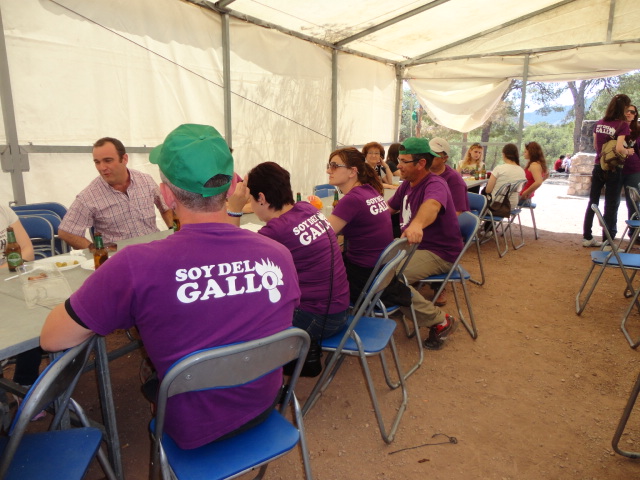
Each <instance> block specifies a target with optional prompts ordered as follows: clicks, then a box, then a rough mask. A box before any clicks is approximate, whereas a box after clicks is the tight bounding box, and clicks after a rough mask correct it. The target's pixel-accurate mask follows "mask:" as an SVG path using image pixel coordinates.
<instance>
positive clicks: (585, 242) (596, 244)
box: [582, 238, 602, 247]
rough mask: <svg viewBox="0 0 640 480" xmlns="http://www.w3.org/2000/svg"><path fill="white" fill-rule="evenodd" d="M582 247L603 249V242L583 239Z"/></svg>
mask: <svg viewBox="0 0 640 480" xmlns="http://www.w3.org/2000/svg"><path fill="white" fill-rule="evenodd" d="M582 246H583V247H601V246H602V242H599V241H598V240H596V239H595V238H592V239H591V240H587V239H583V240H582Z"/></svg>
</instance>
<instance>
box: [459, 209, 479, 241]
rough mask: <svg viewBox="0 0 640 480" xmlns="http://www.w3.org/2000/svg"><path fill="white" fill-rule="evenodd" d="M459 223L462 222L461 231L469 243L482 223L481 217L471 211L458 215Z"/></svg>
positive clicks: (464, 239) (463, 239) (463, 237)
mask: <svg viewBox="0 0 640 480" xmlns="http://www.w3.org/2000/svg"><path fill="white" fill-rule="evenodd" d="M458 223H459V224H460V233H461V234H462V241H463V242H464V243H465V248H466V247H467V245H470V244H471V240H473V237H474V235H475V234H476V231H477V230H478V226H479V225H480V219H479V218H478V217H477V216H476V215H474V214H473V213H471V212H462V213H461V214H460V215H458Z"/></svg>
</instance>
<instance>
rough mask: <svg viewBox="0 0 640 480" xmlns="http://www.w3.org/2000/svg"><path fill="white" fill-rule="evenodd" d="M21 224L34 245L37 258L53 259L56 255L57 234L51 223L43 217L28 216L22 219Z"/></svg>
mask: <svg viewBox="0 0 640 480" xmlns="http://www.w3.org/2000/svg"><path fill="white" fill-rule="evenodd" d="M20 223H22V226H23V227H24V229H25V231H26V232H27V235H29V238H30V239H31V242H32V243H33V250H34V254H35V255H36V257H42V258H45V257H52V256H54V255H55V254H56V243H55V232H54V230H53V225H51V222H49V221H48V220H47V219H46V218H43V217H41V216H32V215H26V216H21V217H20Z"/></svg>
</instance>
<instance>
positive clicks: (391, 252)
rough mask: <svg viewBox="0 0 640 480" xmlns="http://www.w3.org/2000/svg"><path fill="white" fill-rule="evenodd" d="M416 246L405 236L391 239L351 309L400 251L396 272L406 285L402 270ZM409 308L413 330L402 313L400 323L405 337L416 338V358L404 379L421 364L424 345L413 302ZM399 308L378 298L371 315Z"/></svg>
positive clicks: (394, 310) (379, 314)
mask: <svg viewBox="0 0 640 480" xmlns="http://www.w3.org/2000/svg"><path fill="white" fill-rule="evenodd" d="M417 248H418V244H414V245H409V242H408V241H407V239H406V238H397V239H395V240H393V241H392V242H391V243H390V244H389V245H388V246H387V248H385V249H384V250H383V252H382V253H381V254H380V258H378V261H377V262H376V264H375V266H374V267H373V270H372V272H371V275H369V279H368V280H367V283H366V284H365V286H364V288H363V289H362V292H360V296H359V297H358V300H356V303H355V305H354V307H353V308H352V311H354V312H355V311H356V310H357V306H358V305H360V303H361V302H362V301H363V300H364V297H365V296H366V293H367V290H368V289H369V287H370V286H371V284H372V283H373V281H374V280H375V278H376V275H377V274H378V273H379V272H380V269H381V268H382V267H384V265H385V264H387V263H388V262H389V261H390V260H392V259H393V258H394V257H395V256H396V255H397V254H398V252H400V251H404V252H405V253H406V256H405V258H404V260H403V261H402V263H401V267H400V269H399V271H398V273H397V276H398V278H400V279H401V280H402V281H403V283H404V284H405V285H407V279H406V278H405V277H404V274H403V272H404V269H405V268H406V266H407V265H408V263H409V262H410V261H411V257H413V254H414V252H415V251H416V249H417ZM409 309H410V311H411V323H412V324H413V331H411V329H410V328H409V326H408V325H407V322H406V319H405V317H404V315H403V317H402V323H403V325H404V329H405V332H406V334H407V337H409V338H415V339H416V343H417V345H418V360H417V361H416V363H414V364H413V366H412V367H411V368H410V369H409V370H407V371H406V373H405V374H404V378H405V380H406V379H407V378H409V377H410V376H411V375H412V374H413V373H414V372H415V371H416V370H418V368H420V365H422V362H423V361H424V347H423V345H422V338H421V337H420V327H419V326H418V318H417V317H416V312H415V310H414V309H413V304H412V305H411V306H410V307H409ZM399 310H400V306H399V305H387V304H385V303H384V302H383V301H382V300H378V302H376V305H375V307H374V309H373V316H374V317H382V318H389V316H390V315H393V314H394V313H396V312H397V311H399ZM389 386H390V387H394V388H395V387H397V386H398V384H394V383H391V384H389Z"/></svg>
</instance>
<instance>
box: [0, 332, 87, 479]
mask: <svg viewBox="0 0 640 480" xmlns="http://www.w3.org/2000/svg"><path fill="white" fill-rule="evenodd" d="M95 342H96V337H95V335H94V336H91V338H89V339H88V340H85V341H84V342H83V343H81V344H80V345H78V346H76V347H73V348H70V349H69V350H67V351H66V352H64V353H63V354H62V355H61V356H60V357H58V358H56V359H55V360H54V361H53V362H51V363H50V364H49V366H48V367H47V368H46V369H45V370H44V371H43V372H42V373H41V374H40V376H39V377H38V378H37V380H36V381H35V383H34V384H33V385H32V386H31V388H30V389H29V392H28V393H27V395H26V397H24V401H23V402H22V403H21V404H20V408H18V412H17V413H16V417H15V418H14V420H13V424H12V425H11V429H10V430H9V436H10V438H9V443H8V444H7V447H6V449H5V451H4V453H3V455H2V463H1V464H0V478H4V476H5V474H6V473H7V470H8V469H9V465H10V464H11V461H12V459H13V457H14V455H15V453H16V450H17V449H18V446H19V445H20V441H21V440H22V437H23V436H24V433H25V430H26V429H27V426H28V425H29V424H30V422H31V419H32V418H33V417H34V416H35V415H37V414H38V413H39V412H41V411H42V410H44V409H45V408H47V407H48V406H49V405H51V404H52V403H53V402H54V401H55V400H58V401H59V403H58V405H57V406H56V415H55V417H54V418H53V421H52V423H51V427H50V429H51V430H55V429H58V428H59V426H60V422H61V420H62V418H63V416H64V414H65V411H66V409H67V407H68V405H69V400H70V398H71V393H72V392H73V390H74V389H75V387H76V384H77V383H78V379H79V378H80V375H82V370H83V369H84V367H85V365H86V364H87V361H88V359H89V355H90V354H91V351H92V350H93V347H94V344H95Z"/></svg>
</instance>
